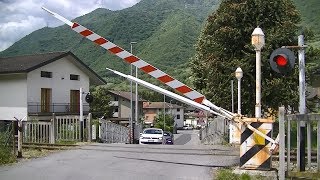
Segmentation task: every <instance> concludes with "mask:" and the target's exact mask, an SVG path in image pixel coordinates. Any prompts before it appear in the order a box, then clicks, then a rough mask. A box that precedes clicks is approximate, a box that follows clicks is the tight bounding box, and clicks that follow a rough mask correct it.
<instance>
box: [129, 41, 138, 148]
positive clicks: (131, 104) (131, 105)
mask: <svg viewBox="0 0 320 180" xmlns="http://www.w3.org/2000/svg"><path fill="white" fill-rule="evenodd" d="M133 44H137V42H130V52H131V54H132V45H133ZM137 72H138V70H137V67H136V78H137V76H138V73H137ZM130 75H131V76H132V64H131V65H130ZM137 99H138V84H137V83H136V108H135V109H136V113H135V114H136V118H137V109H138V108H137ZM132 102H133V97H132V81H130V127H131V132H132V134H131V138H130V139H131V142H130V143H131V144H133V142H134V141H133V139H134V127H133V111H132V107H133V103H132Z"/></svg>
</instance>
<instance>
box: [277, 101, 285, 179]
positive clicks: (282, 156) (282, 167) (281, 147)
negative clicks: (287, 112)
mask: <svg viewBox="0 0 320 180" xmlns="http://www.w3.org/2000/svg"><path fill="white" fill-rule="evenodd" d="M279 138H280V142H279V171H278V176H279V180H284V179H285V127H284V107H283V106H282V107H279Z"/></svg>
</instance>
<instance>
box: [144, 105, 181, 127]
mask: <svg viewBox="0 0 320 180" xmlns="http://www.w3.org/2000/svg"><path fill="white" fill-rule="evenodd" d="M164 109H165V112H166V114H169V115H171V116H172V117H174V122H175V124H176V125H177V128H182V127H183V125H184V108H183V106H179V105H177V104H171V103H167V102H166V103H164V102H144V103H143V111H144V122H145V123H146V124H154V123H155V122H154V119H155V117H156V116H157V115H158V114H159V113H160V112H161V111H162V112H163V110H164Z"/></svg>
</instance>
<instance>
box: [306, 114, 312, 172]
mask: <svg viewBox="0 0 320 180" xmlns="http://www.w3.org/2000/svg"><path fill="white" fill-rule="evenodd" d="M307 156H308V168H309V169H311V121H310V119H308V121H307Z"/></svg>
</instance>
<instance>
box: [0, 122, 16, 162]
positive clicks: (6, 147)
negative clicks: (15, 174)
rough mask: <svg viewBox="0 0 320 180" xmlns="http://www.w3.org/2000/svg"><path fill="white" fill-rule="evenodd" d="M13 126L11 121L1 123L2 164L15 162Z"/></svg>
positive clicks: (0, 150) (0, 145) (0, 153)
mask: <svg viewBox="0 0 320 180" xmlns="http://www.w3.org/2000/svg"><path fill="white" fill-rule="evenodd" d="M12 143H13V128H12V124H11V123H5V122H1V123H0V164H8V163H12V162H15V160H16V158H15V154H14V149H13V144H12Z"/></svg>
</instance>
